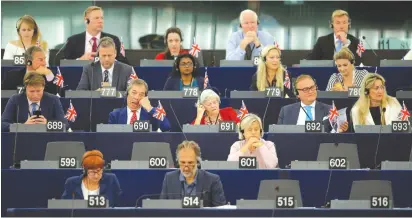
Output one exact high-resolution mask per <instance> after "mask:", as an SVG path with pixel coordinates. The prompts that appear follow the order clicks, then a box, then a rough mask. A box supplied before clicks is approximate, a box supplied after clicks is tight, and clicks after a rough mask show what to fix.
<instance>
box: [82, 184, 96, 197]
mask: <svg viewBox="0 0 412 218" xmlns="http://www.w3.org/2000/svg"><path fill="white" fill-rule="evenodd" d="M82 192H83V198H84V200H87V199H89V195H99V192H100V188H98V189H96V190H89V189H87V188H86V186H85V185H84V182H82Z"/></svg>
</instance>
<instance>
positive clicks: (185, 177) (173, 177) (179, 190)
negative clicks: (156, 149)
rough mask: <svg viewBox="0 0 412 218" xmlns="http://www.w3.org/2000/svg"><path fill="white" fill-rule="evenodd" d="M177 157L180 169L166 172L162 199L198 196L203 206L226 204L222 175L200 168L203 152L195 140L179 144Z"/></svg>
mask: <svg viewBox="0 0 412 218" xmlns="http://www.w3.org/2000/svg"><path fill="white" fill-rule="evenodd" d="M176 159H177V163H178V164H179V170H175V171H172V172H168V173H166V175H165V177H164V180H163V187H162V193H161V195H160V198H161V199H182V198H183V197H186V196H197V197H199V198H200V200H203V206H205V207H215V206H221V205H224V204H226V198H225V193H224V191H223V185H222V182H221V181H220V177H219V176H218V175H216V174H213V173H209V172H206V171H204V170H201V169H198V167H199V168H200V161H201V152H200V147H199V145H198V144H197V143H196V142H194V141H183V142H182V143H181V144H179V145H178V146H177V149H176Z"/></svg>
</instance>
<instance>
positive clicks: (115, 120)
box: [109, 107, 170, 132]
mask: <svg viewBox="0 0 412 218" xmlns="http://www.w3.org/2000/svg"><path fill="white" fill-rule="evenodd" d="M155 111H156V108H155V107H153V109H152V110H151V111H150V112H147V111H146V110H145V109H144V108H143V107H142V108H141V110H140V118H139V120H150V124H152V130H153V131H157V129H158V128H159V127H160V129H161V130H162V132H166V131H170V123H169V120H168V119H167V117H165V118H164V119H163V121H160V120H158V119H156V118H154V117H153V114H154V112H155ZM109 124H127V107H123V108H117V109H114V110H113V111H112V112H110V114H109Z"/></svg>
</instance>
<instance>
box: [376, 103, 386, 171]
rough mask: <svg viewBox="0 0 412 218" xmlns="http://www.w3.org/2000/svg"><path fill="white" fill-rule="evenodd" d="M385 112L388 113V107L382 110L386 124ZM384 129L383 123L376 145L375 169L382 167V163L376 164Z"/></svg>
mask: <svg viewBox="0 0 412 218" xmlns="http://www.w3.org/2000/svg"><path fill="white" fill-rule="evenodd" d="M385 112H386V107H383V108H382V116H383V119H384V120H385V123H386V119H385ZM382 127H383V124H382V122H381V125H380V128H379V135H378V143H377V144H376V151H375V158H374V160H375V169H377V168H378V167H380V165H381V164H380V163H379V164H376V159H377V157H378V151H379V142H380V140H381V134H382Z"/></svg>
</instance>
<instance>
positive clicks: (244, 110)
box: [237, 100, 249, 120]
mask: <svg viewBox="0 0 412 218" xmlns="http://www.w3.org/2000/svg"><path fill="white" fill-rule="evenodd" d="M248 113H249V111H248V110H247V108H246V105H245V102H243V100H242V107H241V108H240V109H239V111H238V112H237V118H239V119H240V120H241V119H243V117H245V116H246V115H247V114H248Z"/></svg>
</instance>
